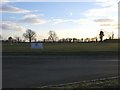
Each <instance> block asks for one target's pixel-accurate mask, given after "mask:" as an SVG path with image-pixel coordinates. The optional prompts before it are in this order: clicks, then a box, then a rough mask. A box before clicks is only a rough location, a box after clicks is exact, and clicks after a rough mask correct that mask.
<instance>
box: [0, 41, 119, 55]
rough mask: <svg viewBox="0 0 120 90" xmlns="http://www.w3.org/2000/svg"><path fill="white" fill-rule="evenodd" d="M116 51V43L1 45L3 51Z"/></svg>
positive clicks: (48, 52) (64, 52) (59, 52)
mask: <svg viewBox="0 0 120 90" xmlns="http://www.w3.org/2000/svg"><path fill="white" fill-rule="evenodd" d="M117 51H118V43H44V48H43V49H32V48H30V43H19V44H13V45H10V44H9V43H7V44H5V43H4V44H3V45H2V52H3V53H37V54H78V53H90V52H91V53H93V52H95V53H96V52H117Z"/></svg>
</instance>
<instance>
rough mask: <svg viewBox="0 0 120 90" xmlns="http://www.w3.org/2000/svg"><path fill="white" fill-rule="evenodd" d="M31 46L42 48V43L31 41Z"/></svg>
mask: <svg viewBox="0 0 120 90" xmlns="http://www.w3.org/2000/svg"><path fill="white" fill-rule="evenodd" d="M31 48H35V49H42V48H43V43H31Z"/></svg>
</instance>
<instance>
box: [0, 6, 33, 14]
mask: <svg viewBox="0 0 120 90" xmlns="http://www.w3.org/2000/svg"><path fill="white" fill-rule="evenodd" d="M0 12H2V13H16V14H17V13H18V14H20V13H29V12H31V11H29V10H26V9H21V8H17V7H14V6H10V5H2V6H1V7H0Z"/></svg>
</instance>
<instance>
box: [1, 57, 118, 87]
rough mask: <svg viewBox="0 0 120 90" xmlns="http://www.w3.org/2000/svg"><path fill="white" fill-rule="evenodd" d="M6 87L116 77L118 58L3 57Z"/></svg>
mask: <svg viewBox="0 0 120 90" xmlns="http://www.w3.org/2000/svg"><path fill="white" fill-rule="evenodd" d="M2 66H3V69H2V70H3V72H2V75H3V78H2V86H3V88H36V87H40V86H46V85H57V84H63V83H72V82H79V81H83V80H92V79H98V78H103V77H111V76H116V75H117V72H118V61H117V56H116V57H115V56H114V57H112V56H104V55H103V56H3V57H2Z"/></svg>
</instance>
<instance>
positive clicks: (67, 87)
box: [41, 77, 120, 90]
mask: <svg viewBox="0 0 120 90" xmlns="http://www.w3.org/2000/svg"><path fill="white" fill-rule="evenodd" d="M118 80H119V77H109V78H100V79H96V80H90V81H81V82H75V83H67V84H61V85H55V86H52V85H51V86H43V87H41V88H49V90H53V89H57V90H76V89H90V88H99V89H101V88H109V89H118V88H119V87H120V85H119V82H118Z"/></svg>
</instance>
